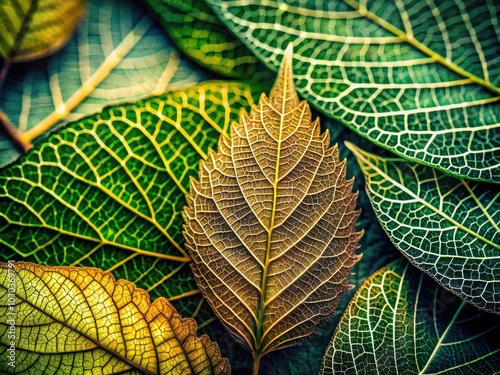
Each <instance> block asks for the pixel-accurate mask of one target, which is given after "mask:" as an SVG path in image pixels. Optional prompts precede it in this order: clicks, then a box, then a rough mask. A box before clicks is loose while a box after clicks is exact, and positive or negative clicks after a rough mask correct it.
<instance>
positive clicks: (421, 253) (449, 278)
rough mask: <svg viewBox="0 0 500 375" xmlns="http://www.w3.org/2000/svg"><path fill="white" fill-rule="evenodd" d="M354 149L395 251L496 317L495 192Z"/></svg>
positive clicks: (499, 199) (499, 241)
mask: <svg viewBox="0 0 500 375" xmlns="http://www.w3.org/2000/svg"><path fill="white" fill-rule="evenodd" d="M348 148H349V149H350V150H351V151H352V152H353V153H354V155H355V156H356V158H357V159H358V163H359V164H360V166H361V169H362V170H363V172H364V174H365V177H366V179H367V191H368V194H369V197H370V200H371V202H372V206H373V208H374V211H375V214H376V215H377V218H378V219H379V221H380V222H381V224H382V226H383V227H384V229H385V231H386V232H387V233H388V235H389V237H390V238H391V241H392V242H393V243H394V244H395V245H396V247H397V248H398V249H399V250H400V251H401V252H402V253H403V254H404V255H405V256H406V257H407V258H408V259H409V260H410V261H411V262H412V263H413V264H415V265H416V266H417V267H418V268H420V269H421V270H423V271H425V272H426V273H428V274H429V275H430V276H431V277H433V278H434V279H436V280H437V281H438V282H439V283H440V284H441V285H442V286H443V287H444V288H446V289H448V290H451V291H452V292H453V293H456V294H457V295H459V296H460V297H461V298H463V299H465V300H466V301H467V302H469V303H472V304H474V305H475V306H477V307H479V308H481V309H485V310H487V311H492V312H496V313H498V312H499V311H500V310H499V309H500V300H499V299H498V290H499V289H498V288H500V280H499V279H498V276H497V275H498V274H500V273H499V268H498V258H499V255H500V253H499V250H500V230H499V226H498V220H499V213H500V209H499V208H500V194H499V193H498V192H496V190H497V189H495V187H496V186H495V185H491V184H485V183H479V182H473V181H466V180H459V179H455V178H453V177H449V176H447V175H445V174H443V173H439V172H438V171H435V170H432V169H430V168H427V167H424V166H421V165H418V164H410V163H406V162H404V161H403V160H401V159H395V158H393V159H389V158H387V159H386V158H381V157H378V156H376V155H373V154H370V153H367V152H365V151H363V150H361V149H359V148H357V147H356V146H354V145H353V144H349V145H348ZM424 219H425V220H424Z"/></svg>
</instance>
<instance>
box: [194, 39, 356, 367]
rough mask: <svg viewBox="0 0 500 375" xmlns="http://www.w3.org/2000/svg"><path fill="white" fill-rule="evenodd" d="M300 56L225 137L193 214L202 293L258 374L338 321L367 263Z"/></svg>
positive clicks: (197, 185)
mask: <svg viewBox="0 0 500 375" xmlns="http://www.w3.org/2000/svg"><path fill="white" fill-rule="evenodd" d="M291 56H292V51H291V49H290V48H289V49H288V50H287V53H286V54H285V58H284V63H283V66H282V69H281V71H280V73H279V76H278V80H277V82H276V83H275V86H274V88H273V90H272V92H271V94H270V97H269V98H267V97H266V96H265V95H262V97H261V100H260V103H259V108H254V109H252V111H251V112H250V114H249V115H247V114H246V113H243V114H242V117H241V123H240V124H233V128H232V138H231V139H230V140H229V139H228V138H224V137H221V140H220V142H219V152H218V153H212V155H211V160H210V161H209V162H207V163H204V164H203V165H202V167H201V168H200V181H199V182H194V181H193V183H192V186H191V195H190V200H189V207H188V208H187V209H186V211H185V219H186V221H187V225H186V226H185V235H186V240H187V242H186V246H187V248H188V250H189V252H190V255H191V256H192V258H193V260H194V263H193V264H192V268H193V271H194V274H195V277H196V280H197V283H198V285H199V287H200V289H201V290H202V291H203V294H204V296H205V297H206V299H207V300H208V302H209V303H210V305H211V306H212V308H213V309H214V310H215V312H216V314H217V315H218V316H219V318H220V319H221V320H222V321H223V323H224V324H225V326H226V327H227V329H228V330H229V331H230V332H231V333H232V334H233V335H234V336H235V337H236V338H237V339H238V341H240V342H242V343H243V344H244V345H245V346H247V347H248V348H249V349H250V351H251V352H252V353H253V356H254V360H255V362H256V366H258V363H259V360H260V358H261V357H262V356H263V355H264V354H266V353H268V352H270V351H272V350H276V349H280V348H283V347H286V346H289V345H293V344H295V343H297V342H300V341H301V340H303V339H305V338H307V337H308V336H309V335H310V334H311V333H313V332H314V330H315V329H316V328H317V327H318V325H319V324H321V323H322V322H324V321H325V320H327V319H328V318H329V317H331V315H332V314H333V311H334V309H335V307H336V306H337V304H338V302H339V300H340V297H341V296H342V295H343V294H344V293H345V292H346V291H347V290H348V289H349V284H348V281H347V277H348V276H349V273H350V269H351V267H352V266H353V264H354V263H355V262H356V261H357V259H358V256H357V255H356V254H355V250H356V248H357V242H358V239H359V237H360V233H357V232H355V230H354V225H355V221H356V218H357V216H358V211H356V210H355V204H356V196H357V194H354V193H352V192H351V189H352V182H353V181H352V180H351V181H346V180H345V169H346V168H345V166H346V164H345V161H343V162H340V161H339V159H338V151H337V147H333V148H328V145H329V140H330V137H329V134H328V132H325V133H324V134H323V135H320V127H319V122H318V121H317V120H316V121H314V122H311V112H310V108H309V105H308V104H307V103H306V102H300V101H299V98H298V97H297V94H296V92H295V88H294V85H293V78H292V70H291V64H292V61H291Z"/></svg>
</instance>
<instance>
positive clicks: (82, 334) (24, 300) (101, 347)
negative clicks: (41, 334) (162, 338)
mask: <svg viewBox="0 0 500 375" xmlns="http://www.w3.org/2000/svg"><path fill="white" fill-rule="evenodd" d="M75 268H76V267H75ZM25 271H27V272H30V271H28V270H25ZM38 279H39V280H40V281H42V282H43V283H44V284H45V285H46V286H47V288H49V287H48V285H47V284H46V283H45V282H44V281H43V280H42V279H41V278H38ZM66 279H67V280H69V279H68V278H66ZM69 281H71V282H73V281H72V280H69ZM23 285H24V284H23ZM75 285H76V284H75ZM0 287H2V288H4V289H5V286H4V285H0ZM49 290H50V291H51V293H53V292H52V290H51V289H50V288H49ZM78 290H79V291H80V292H82V291H81V290H80V288H78ZM16 297H17V298H18V299H20V300H21V301H23V302H24V303H26V304H27V305H29V306H31V307H32V308H33V309H34V310H37V311H40V312H41V313H42V314H44V315H47V316H49V317H50V318H51V319H53V320H54V321H56V322H58V323H59V324H61V325H63V326H65V327H67V328H68V329H69V330H71V331H73V332H77V333H78V334H80V335H81V336H83V337H85V338H86V339H87V340H89V341H91V342H93V343H94V344H95V345H96V346H97V347H99V348H100V349H102V350H104V351H105V352H107V353H109V354H111V355H112V356H114V357H116V358H118V359H120V360H121V361H122V362H124V363H126V364H128V365H129V366H131V367H132V368H134V369H136V370H138V371H140V372H142V373H144V374H146V375H157V374H155V373H153V372H149V371H148V370H146V369H143V368H142V367H140V366H139V365H138V364H136V363H134V362H132V361H130V360H129V359H128V358H126V357H123V356H122V355H121V354H118V353H116V352H114V351H113V350H111V349H109V348H107V347H106V346H104V345H103V344H101V343H100V342H99V341H97V340H96V339H94V338H92V337H90V336H88V335H87V334H85V333H83V332H81V331H78V330H77V329H76V328H75V327H72V326H71V325H69V324H68V323H67V322H65V321H62V320H60V319H58V318H55V317H54V316H52V315H50V314H49V313H47V312H46V311H43V310H42V309H41V308H40V307H38V306H35V305H34V304H33V303H31V302H30V301H29V300H27V299H26V298H23V297H20V296H19V295H18V294H16ZM110 297H111V296H110ZM56 301H57V302H58V303H59V300H58V299H57V298H56ZM113 304H114V305H115V307H116V304H115V303H114V300H113ZM117 312H118V307H117ZM120 324H121V321H120ZM148 327H149V324H148ZM152 338H153V337H152V336H151V339H152ZM64 353H66V352H64ZM155 353H156V354H157V350H156V347H155ZM44 354H49V353H44ZM158 364H159V362H158Z"/></svg>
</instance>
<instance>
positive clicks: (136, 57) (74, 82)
mask: <svg viewBox="0 0 500 375" xmlns="http://www.w3.org/2000/svg"><path fill="white" fill-rule="evenodd" d="M69 2H70V1H68V3H69ZM205 79H207V74H206V73H205V72H203V71H202V70H200V69H195V68H194V66H193V64H192V63H190V62H189V61H188V60H187V59H186V58H185V57H183V56H181V55H180V54H179V52H178V51H177V50H176V48H175V46H174V45H173V43H172V42H171V41H169V40H168V39H167V37H166V35H165V32H164V31H163V29H162V27H161V26H160V25H159V24H158V23H157V22H155V21H154V19H153V17H152V16H151V15H150V14H148V12H147V9H145V6H144V5H142V4H141V3H140V2H133V1H130V0H109V1H98V0H89V4H88V9H87V10H86V13H85V15H84V17H83V19H82V21H81V22H80V23H79V25H78V28H77V30H76V32H75V34H74V35H73V37H72V38H71V39H70V40H69V42H68V44H67V45H66V46H65V48H63V49H62V50H60V51H58V52H57V53H55V54H54V55H52V56H50V57H48V58H47V59H43V60H40V61H37V62H36V63H32V64H17V65H13V66H12V67H11V68H10V70H9V72H8V74H7V76H6V79H5V82H4V85H3V87H2V90H1V93H0V103H1V109H2V111H3V112H4V113H5V115H6V117H7V118H8V120H9V121H10V123H11V124H12V126H13V128H14V129H16V130H17V132H18V136H19V137H20V139H21V141H22V142H23V143H24V144H26V145H28V144H29V143H32V142H33V140H34V139H36V138H37V137H39V136H41V135H42V134H44V133H45V132H47V131H48V130H50V129H51V128H53V127H54V126H57V125H59V124H61V123H62V122H68V121H76V120H78V119H80V118H82V117H83V116H88V115H91V114H93V113H96V112H99V111H101V110H102V109H103V108H104V107H105V106H109V105H112V104H118V103H123V102H124V101H132V100H137V99H142V98H144V97H146V96H151V95H160V94H162V93H164V92H165V91H167V88H168V89H169V90H170V89H171V88H172V87H175V88H183V87H186V86H188V85H190V84H193V83H196V82H199V81H202V80H205ZM8 145H9V142H8V140H7V139H5V138H4V137H1V136H0V152H2V153H0V165H5V164H7V163H9V162H11V161H12V157H13V156H14V155H12V152H10V153H9V152H8ZM2 146H3V147H2ZM2 149H6V150H5V153H4V152H3V150H2ZM3 155H5V157H3Z"/></svg>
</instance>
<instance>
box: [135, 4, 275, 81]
mask: <svg viewBox="0 0 500 375" xmlns="http://www.w3.org/2000/svg"><path fill="white" fill-rule="evenodd" d="M145 1H146V3H147V4H148V5H149V7H150V8H151V10H152V11H153V12H154V13H155V14H156V16H157V18H158V20H159V21H160V23H161V25H162V26H163V27H164V28H165V31H167V32H168V34H169V35H170V36H171V37H172V39H173V40H174V41H175V43H176V44H177V46H178V47H179V48H180V50H181V51H182V52H184V53H185V54H186V55H187V56H189V57H190V58H192V59H193V60H194V61H197V62H198V63H200V64H201V65H202V66H205V67H206V68H208V69H210V70H212V71H214V72H215V73H219V74H222V75H225V76H227V77H231V78H239V79H248V78H252V79H253V80H260V81H266V80H268V79H270V80H273V79H274V74H273V73H271V72H270V71H269V70H268V69H266V67H265V66H264V65H263V64H262V63H260V62H259V60H258V59H257V57H255V55H254V54H253V53H252V52H251V51H249V50H248V49H247V48H246V47H245V45H244V44H243V43H242V42H240V41H239V40H238V39H236V38H235V37H234V35H232V34H231V33H228V31H227V29H226V28H225V26H224V25H222V24H221V22H220V21H219V20H218V19H217V17H216V16H215V15H214V14H213V13H212V11H211V10H210V8H209V7H208V6H207V5H206V4H205V3H204V2H202V1H195V0H145Z"/></svg>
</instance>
